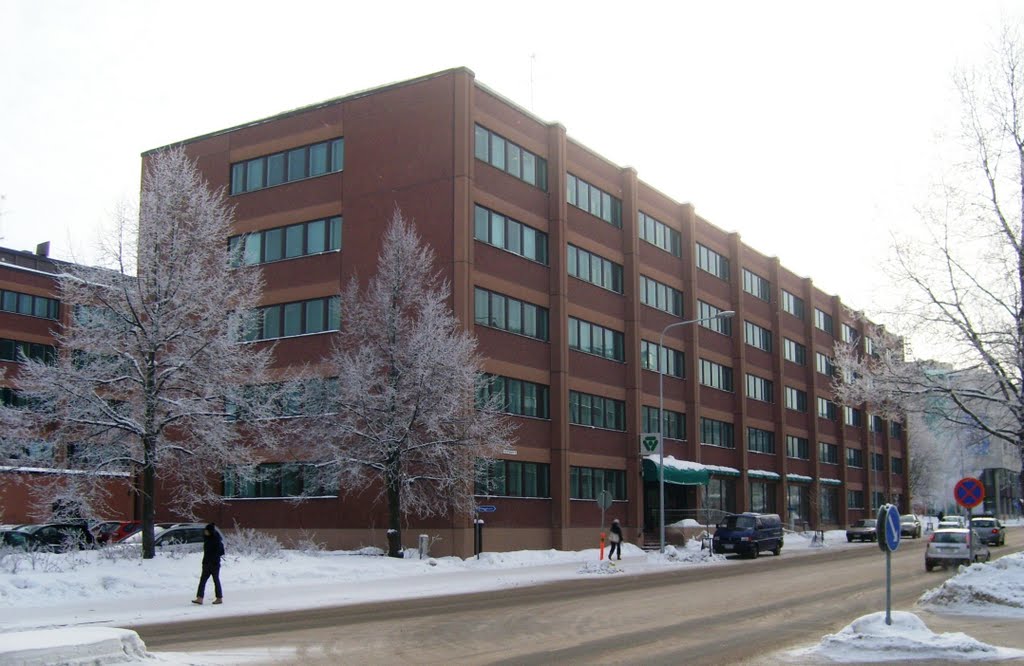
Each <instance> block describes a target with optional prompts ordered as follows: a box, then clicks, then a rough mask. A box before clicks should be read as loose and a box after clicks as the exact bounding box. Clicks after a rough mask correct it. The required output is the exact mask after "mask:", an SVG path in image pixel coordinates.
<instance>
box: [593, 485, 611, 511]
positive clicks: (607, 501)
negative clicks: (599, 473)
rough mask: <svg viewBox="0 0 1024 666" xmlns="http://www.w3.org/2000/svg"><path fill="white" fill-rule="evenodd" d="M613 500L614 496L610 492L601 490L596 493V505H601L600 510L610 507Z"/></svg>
mask: <svg viewBox="0 0 1024 666" xmlns="http://www.w3.org/2000/svg"><path fill="white" fill-rule="evenodd" d="M614 500H615V498H614V497H612V494H611V493H610V492H608V491H607V490H602V491H601V492H599V493H598V494H597V505H598V506H599V507H601V510H602V511H603V510H604V509H607V508H608V507H610V506H611V505H612V502H613V501H614Z"/></svg>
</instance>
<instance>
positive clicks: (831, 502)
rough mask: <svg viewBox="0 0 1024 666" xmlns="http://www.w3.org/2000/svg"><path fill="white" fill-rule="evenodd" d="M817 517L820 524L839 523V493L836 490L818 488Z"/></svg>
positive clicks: (825, 487) (824, 487)
mask: <svg viewBox="0 0 1024 666" xmlns="http://www.w3.org/2000/svg"><path fill="white" fill-rule="evenodd" d="M818 502H819V504H820V507H819V515H820V516H821V522H822V524H828V523H833V524H834V523H838V522H839V491H838V489H836V488H830V487H828V486H824V485H823V486H820V487H819V492H818Z"/></svg>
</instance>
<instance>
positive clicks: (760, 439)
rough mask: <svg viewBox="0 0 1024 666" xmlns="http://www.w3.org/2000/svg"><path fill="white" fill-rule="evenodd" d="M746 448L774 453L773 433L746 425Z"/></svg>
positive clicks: (757, 451) (758, 451) (755, 451)
mask: <svg viewBox="0 0 1024 666" xmlns="http://www.w3.org/2000/svg"><path fill="white" fill-rule="evenodd" d="M747 450H748V451H752V452H754V453H775V433H774V432H772V431H771V430H761V429H760V428H752V427H749V426H748V427H747Z"/></svg>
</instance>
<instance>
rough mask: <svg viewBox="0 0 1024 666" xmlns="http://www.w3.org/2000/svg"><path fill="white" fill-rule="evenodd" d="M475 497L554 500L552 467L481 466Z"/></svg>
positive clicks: (513, 463) (518, 464)
mask: <svg viewBox="0 0 1024 666" xmlns="http://www.w3.org/2000/svg"><path fill="white" fill-rule="evenodd" d="M474 494H476V495H485V496H489V497H544V498H547V497H551V466H550V465H548V464H547V463H535V462H519V461H518V460H490V461H487V462H484V463H482V464H480V465H478V467H477V476H476V487H475V489H474Z"/></svg>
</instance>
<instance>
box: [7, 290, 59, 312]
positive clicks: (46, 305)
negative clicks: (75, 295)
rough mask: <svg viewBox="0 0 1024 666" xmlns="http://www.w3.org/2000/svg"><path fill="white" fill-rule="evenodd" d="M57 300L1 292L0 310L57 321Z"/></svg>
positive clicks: (14, 292) (12, 292)
mask: <svg viewBox="0 0 1024 666" xmlns="http://www.w3.org/2000/svg"><path fill="white" fill-rule="evenodd" d="M59 303H60V301H58V300H57V299H54V298H47V297H45V296H34V295H32V294H23V293H21V292H18V291H8V290H7V289H2V290H0V310H3V311H4V312H13V313H15V314H22V315H28V316H29V317H39V318H41V319H57V312H58V309H59Z"/></svg>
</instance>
